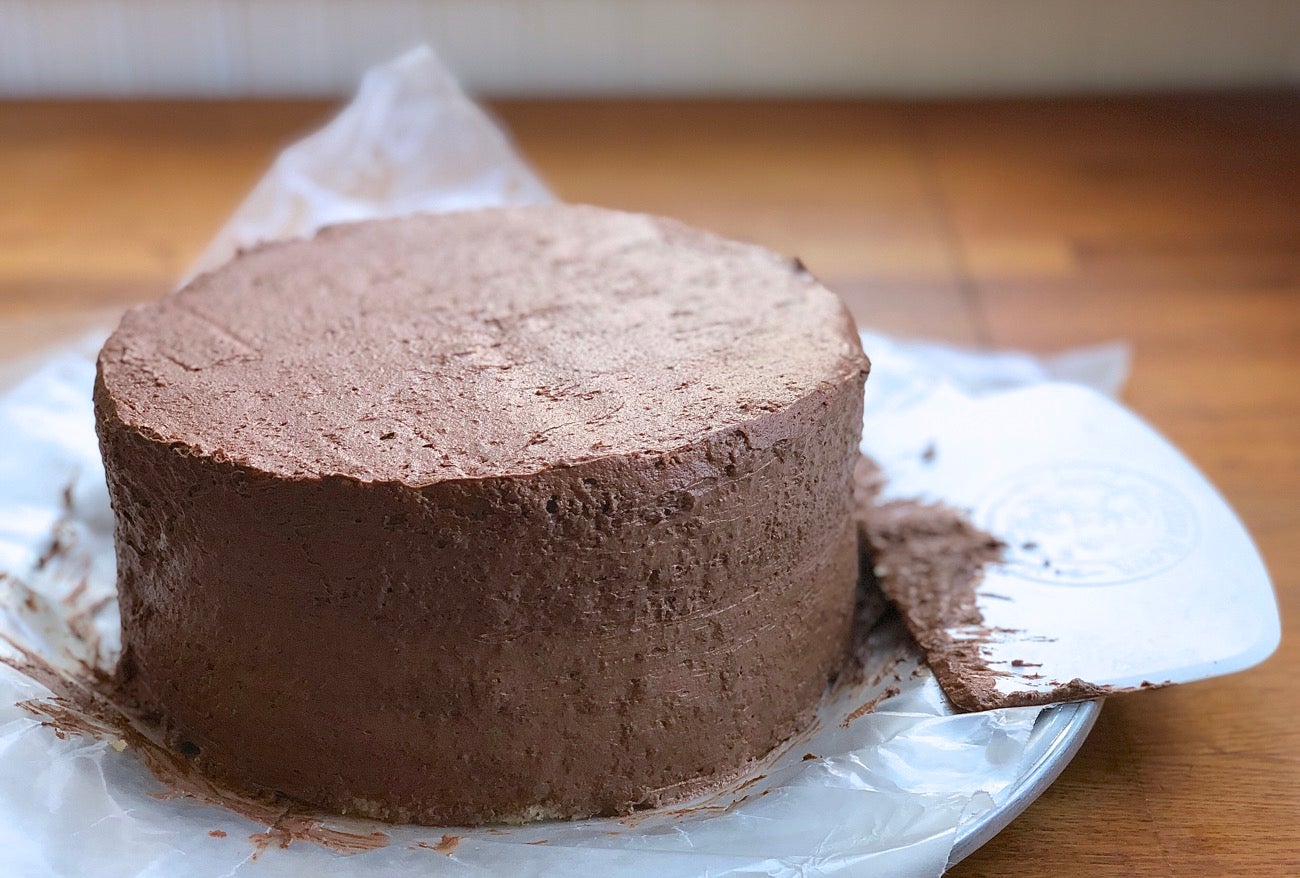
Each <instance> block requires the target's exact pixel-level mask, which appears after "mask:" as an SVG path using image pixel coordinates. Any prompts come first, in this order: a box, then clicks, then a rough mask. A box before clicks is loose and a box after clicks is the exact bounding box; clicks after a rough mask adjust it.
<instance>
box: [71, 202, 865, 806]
mask: <svg viewBox="0 0 1300 878" xmlns="http://www.w3.org/2000/svg"><path fill="white" fill-rule="evenodd" d="M99 366H100V368H99V377H98V381H97V384H96V394H95V397H96V414H97V421H98V426H99V432H100V438H101V444H102V447H103V450H104V457H105V465H106V471H107V474H108V481H109V488H110V494H111V497H112V499H113V505H114V511H115V514H116V516H117V552H118V565H119V591H120V595H121V604H122V611H123V645H124V651H123V656H122V659H121V662H120V665H119V671H118V676H119V684H120V686H121V687H122V688H123V690H124V691H125V692H126V693H127V694H129V695H130V696H131V697H132V698H134V699H135V701H136V702H137V703H138V705H139V706H140V709H141V710H142V711H145V712H148V713H151V714H153V715H156V716H158V717H159V718H160V719H161V721H162V722H164V723H165V724H166V726H167V728H168V729H169V732H170V735H171V740H172V741H173V742H174V744H175V746H176V747H177V749H178V751H179V752H181V753H183V754H186V755H187V756H188V757H190V758H192V759H193V760H194V761H195V762H196V764H197V765H199V766H200V767H201V768H202V769H203V770H204V771H206V772H208V773H209V774H211V775H212V776H214V777H217V778H218V779H221V780H224V781H227V782H230V783H233V784H236V785H238V786H241V787H247V788H253V789H258V790H275V791H278V792H282V793H285V794H287V795H289V796H291V797H294V798H298V799H301V800H304V801H307V802H311V803H314V804H317V805H320V806H323V807H326V808H330V809H333V810H337V811H342V812H349V813H362V814H368V815H372V816H377V817H381V818H384V819H389V820H396V821H417V822H423V823H479V822H484V821H491V820H518V819H530V818H537V817H546V816H563V817H568V816H580V815H588V814H609V813H620V812H625V811H627V810H630V809H632V808H635V807H638V806H643V805H647V804H658V803H661V802H664V801H670V800H672V799H674V798H678V797H680V796H682V795H685V794H688V793H689V792H691V791H694V790H696V789H698V788H699V787H701V786H702V785H707V784H709V783H713V782H717V781H719V780H721V779H723V778H725V777H726V776H728V775H729V774H731V773H734V772H735V771H736V770H737V769H739V768H740V767H741V766H743V765H744V764H745V763H746V762H748V761H750V760H752V759H754V758H757V757H760V756H762V755H763V754H765V753H766V752H767V751H769V750H770V749H771V748H772V747H774V746H775V745H776V744H778V743H779V742H780V741H782V740H783V739H785V738H787V737H789V736H790V735H791V734H792V733H794V732H795V731H796V730H797V729H798V728H799V727H800V725H801V724H802V723H803V722H805V721H806V719H807V718H808V716H809V714H810V712H811V710H812V709H813V707H814V706H815V705H816V703H817V700H818V698H819V696H820V694H821V692H822V691H823V689H824V687H825V685H826V682H827V679H828V678H829V677H830V676H832V675H833V674H834V673H835V672H836V671H837V670H838V668H839V666H840V663H841V662H842V661H843V659H844V656H845V653H846V650H847V648H848V644H849V625H850V619H851V615H852V609H853V600H854V587H855V581H856V574H857V549H856V533H855V528H854V525H853V522H852V517H851V514H850V502H851V490H852V487H851V476H852V470H853V465H854V462H855V460H856V458H857V444H858V438H859V432H860V423H861V407H862V395H861V390H862V381H863V379H864V377H865V375H866V370H867V363H866V360H865V358H864V357H863V356H862V353H861V349H860V347H859V345H858V341H857V337H856V332H855V331H854V329H853V326H852V322H851V320H849V318H848V317H847V315H846V313H845V312H844V310H843V307H842V305H841V304H840V303H839V302H838V300H837V299H836V298H835V297H834V296H833V295H832V294H830V293H829V292H827V291H826V290H824V289H823V288H822V287H821V286H820V285H818V284H817V283H816V282H815V281H814V280H813V279H812V278H811V277H809V276H808V275H807V273H806V272H804V271H802V270H801V268H799V267H798V265H797V264H792V263H790V262H789V261H787V260H784V259H782V258H780V257H777V256H775V255H773V254H771V253H769V252H767V251H765V250H762V249H760V248H757V247H752V246H748V245H743V244H738V243H734V242H729V241H725V240H723V239H720V238H717V237H715V236H712V235H708V234H705V233H703V232H698V231H695V230H691V229H688V228H687V227H685V226H682V225H680V224H678V223H674V222H671V221H667V220H659V219H653V218H649V217H643V216H636V215H628V214H620V213H615V212H611V211H603V210H597V209H594V208H578V207H544V208H523V209H502V210H492V211H479V212H471V213H462V214H453V215H446V216H437V217H415V218H409V219H402V220H391V221H381V222H373V223H364V224H358V225H352V226H344V227H339V228H336V229H332V230H329V231H327V232H325V233H322V234H321V235H319V236H317V238H315V239H313V240H312V241H306V242H293V243H288V244H277V245H272V246H268V247H265V248H261V249H259V250H257V251H254V252H253V253H250V254H245V255H243V256H241V257H240V258H238V259H237V260H235V262H233V263H232V264H230V265H229V266H227V267H225V268H223V269H221V270H219V271H218V272H216V273H214V274H212V275H208V276H205V277H203V278H200V279H199V280H198V281H196V282H195V283H194V284H192V285H191V286H190V287H189V288H187V289H185V290H182V291H180V292H179V293H176V294H173V295H172V296H169V297H167V298H165V299H163V300H162V301H160V302H158V303H154V304H151V305H146V306H143V307H141V308H138V309H136V310H134V311H133V312H131V313H130V314H129V315H128V316H127V317H126V318H125V319H124V320H123V323H122V326H121V327H120V328H119V329H118V331H117V332H116V333H114V335H113V337H112V338H110V340H109V342H108V343H107V344H106V346H105V348H104V351H103V353H102V354H101V357H100V364H99Z"/></svg>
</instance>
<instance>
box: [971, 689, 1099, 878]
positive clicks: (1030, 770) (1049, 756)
mask: <svg viewBox="0 0 1300 878" xmlns="http://www.w3.org/2000/svg"><path fill="white" fill-rule="evenodd" d="M1104 703H1105V699H1104V698H1097V699H1094V700H1092V701H1074V702H1070V703H1067V704H1056V705H1049V706H1048V707H1047V708H1045V709H1044V710H1043V712H1042V713H1040V714H1039V715H1038V718H1037V719H1036V720H1035V721H1034V728H1033V730H1032V731H1031V732H1030V733H1029V742H1028V744H1027V745H1026V747H1025V754H1024V756H1023V757H1022V758H1023V760H1024V763H1023V764H1024V769H1023V771H1022V772H1021V773H1020V776H1019V777H1017V778H1016V780H1015V782H1014V783H1012V784H1011V786H1010V787H1008V788H1007V790H1006V791H1005V793H1004V794H1005V798H1004V799H1003V801H1002V802H1001V803H999V804H998V805H997V806H996V807H994V808H991V809H990V810H988V811H985V812H984V813H983V814H980V815H979V816H977V817H975V818H974V819H972V820H969V821H966V822H963V823H961V824H959V825H958V826H957V835H956V839H955V841H954V842H953V846H952V850H951V851H950V852H949V854H948V868H952V867H953V866H955V865H957V864H958V863H960V862H961V861H962V860H964V859H966V858H967V857H969V856H970V855H971V854H973V853H975V851H977V850H979V849H980V848H981V847H983V846H984V845H985V844H987V843H988V842H989V841H990V840H991V839H992V838H993V837H994V836H996V835H997V834H998V833H999V832H1001V831H1002V830H1003V829H1006V828H1007V826H1009V825H1010V824H1011V822H1012V821H1013V820H1015V819H1016V818H1017V817H1019V816H1020V815H1021V813H1023V812H1024V810H1025V809H1026V808H1028V807H1029V806H1030V805H1031V804H1033V802H1034V801H1035V800H1036V799H1037V798H1038V797H1039V796H1041V795H1042V794H1043V793H1044V792H1046V791H1047V788H1048V787H1050V786H1051V785H1052V783H1053V782H1055V780H1056V779H1057V778H1058V777H1060V775H1061V772H1063V771H1065V767H1066V766H1067V765H1069V764H1070V762H1071V761H1072V760H1073V759H1074V757H1075V755H1076V754H1077V753H1078V752H1079V750H1080V748H1082V747H1083V742H1084V741H1085V740H1087V738H1088V733H1089V732H1091V731H1092V728H1093V726H1094V725H1095V724H1096V722H1097V717H1098V716H1100V715H1101V708H1102V705H1103V704H1104Z"/></svg>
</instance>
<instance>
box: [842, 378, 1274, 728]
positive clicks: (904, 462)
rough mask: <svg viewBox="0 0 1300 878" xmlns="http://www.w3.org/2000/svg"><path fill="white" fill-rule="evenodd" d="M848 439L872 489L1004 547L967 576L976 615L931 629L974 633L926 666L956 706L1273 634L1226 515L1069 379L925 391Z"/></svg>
mask: <svg viewBox="0 0 1300 878" xmlns="http://www.w3.org/2000/svg"><path fill="white" fill-rule="evenodd" d="M863 450H864V451H865V452H866V453H867V454H869V455H871V456H873V457H874V458H876V460H877V461H879V462H880V463H881V465H882V466H883V468H884V470H885V474H886V475H887V477H888V482H887V485H886V488H885V497H886V499H889V498H904V497H920V498H923V499H927V500H937V501H942V502H943V503H946V504H948V505H950V506H955V507H958V508H961V509H965V510H968V511H969V513H970V515H971V518H972V520H973V521H974V523H975V524H976V525H978V526H979V527H981V528H983V529H985V530H987V531H988V532H989V533H991V534H993V535H994V536H996V537H998V538H999V539H1000V540H1002V541H1003V543H1005V546H1006V548H1005V550H1004V560H1003V562H1001V563H996V564H993V565H991V566H989V567H987V568H986V569H985V571H984V578H983V581H982V583H981V584H980V585H979V586H978V591H977V596H976V603H977V606H978V609H979V611H980V614H981V615H982V616H983V623H982V625H979V626H969V627H970V629H971V630H968V631H959V630H950V631H949V633H950V634H951V635H953V636H954V637H956V638H958V639H962V638H968V639H976V640H978V641H979V642H980V649H979V650H977V651H974V652H971V653H970V656H968V659H967V660H964V661H962V662H958V663H957V664H953V662H952V661H951V656H947V657H946V658H947V660H946V661H945V662H944V667H945V672H946V674H940V675H939V676H940V682H941V683H943V684H945V689H948V690H949V694H950V695H952V694H954V693H955V692H956V691H958V690H960V691H961V692H962V693H963V694H964V702H965V703H961V706H962V707H963V708H965V709H988V708H994V707H1000V706H1004V705H1006V704H1008V703H1020V704H1025V703H1049V702H1052V701H1068V700H1076V699H1078V698H1081V697H1091V696H1095V695H1101V694H1107V693H1109V692H1117V691H1125V690H1130V689H1134V688H1140V687H1145V686H1161V685H1169V684H1174V683H1186V682H1190V681H1192V680H1200V679H1204V678H1207V677H1215V676H1220V675H1223V674H1230V673H1233V672H1235V671H1240V670H1243V669H1245V668H1248V667H1251V666H1252V665H1255V664H1257V663H1259V662H1261V661H1263V660H1264V659H1265V658H1267V657H1268V656H1269V655H1270V654H1271V653H1272V652H1273V650H1274V649H1276V648H1277V645H1278V642H1279V639H1280V636H1281V626H1280V622H1279V619H1278V612H1277V603H1276V600H1275V598H1274V595H1273V590H1272V587H1271V585H1270V583H1269V578H1268V573H1267V572H1266V571H1265V569H1264V564H1263V562H1262V560H1261V559H1260V556H1259V553H1258V551H1257V550H1256V549H1255V546H1254V544H1253V543H1252V541H1251V539H1250V536H1249V535H1248V534H1247V533H1246V530H1245V528H1244V527H1243V526H1242V524H1241V522H1240V521H1239V520H1238V518H1237V516H1236V515H1235V514H1234V513H1233V511H1232V509H1230V508H1229V507H1228V505H1227V503H1225V502H1224V500H1223V498H1222V497H1221V496H1220V495H1219V493H1218V492H1217V491H1216V490H1215V489H1214V487H1213V486H1212V485H1210V483H1209V482H1208V481H1206V479H1205V477H1204V476H1202V475H1201V474H1200V473H1199V472H1198V471H1197V470H1196V468H1195V467H1193V466H1192V465H1191V463H1189V462H1188V460H1187V459H1186V458H1185V457H1183V455H1182V454H1180V453H1179V452H1178V451H1177V450H1176V449H1175V448H1174V447H1173V446H1172V445H1170V444H1169V443H1168V442H1167V441H1165V440H1164V439H1163V438H1162V437H1161V436H1159V435H1158V434H1157V433H1156V432H1155V431H1154V430H1152V429H1151V428H1150V427H1148V426H1147V425H1146V424H1145V423H1143V422H1142V421H1141V420H1140V419H1138V418H1137V417H1136V416H1134V415H1133V414H1132V413H1130V412H1129V411H1127V410H1126V409H1124V408H1123V407H1121V406H1120V405H1118V404H1116V403H1115V402H1112V401H1111V400H1109V399H1107V398H1106V397H1104V396H1101V395H1099V394H1097V393H1095V392H1093V391H1091V390H1087V389H1084V388H1081V387H1079V386H1076V385H1071V384H1043V385H1037V386H1035V387H1032V388H1029V389H1024V390H1017V391H1011V392H1007V393H999V394H995V395H991V396H986V397H981V398H970V397H967V396H964V395H963V394H961V393H959V392H957V391H955V390H949V389H943V390H940V391H939V392H937V393H935V394H933V395H931V396H929V397H927V398H926V399H924V400H922V401H919V402H917V403H916V404H914V405H912V406H910V407H908V408H905V409H903V410H901V411H900V410H895V411H894V412H891V413H889V414H888V416H877V417H869V418H868V422H867V424H866V429H865V438H864V441H863ZM946 675H950V676H949V679H948V680H945V679H944V678H945V676H946ZM990 679H991V680H992V683H993V685H992V686H991V687H990V686H988V685H987V683H988V681H989V680H990ZM981 681H983V683H981ZM972 692H975V693H977V695H976V696H975V697H972V695H971V693H972ZM979 693H982V694H979ZM954 700H957V699H956V698H954ZM972 702H973V703H972Z"/></svg>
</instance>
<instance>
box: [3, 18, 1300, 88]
mask: <svg viewBox="0 0 1300 878" xmlns="http://www.w3.org/2000/svg"><path fill="white" fill-rule="evenodd" d="M421 41H428V42H430V43H431V44H432V45H434V47H435V48H437V49H438V50H439V51H440V52H441V54H442V55H443V57H444V58H445V59H446V61H447V62H448V63H449V64H450V66H451V67H452V68H453V69H454V70H455V71H456V72H457V73H458V74H459V75H460V76H461V78H462V80H463V81H464V82H465V84H466V85H467V86H468V87H469V88H470V89H471V90H474V91H479V92H487V93H494V94H536V93H564V94H602V93H603V94H609V93H615V94H618V93H646V92H652V93H657V92H667V93H678V94H683V93H686V94H816V93H824V94H870V95H916V94H969V93H1042V92H1074V91H1116V90H1141V89H1168V88H1180V87H1182V88H1187V87H1190V88H1200V87H1223V86H1243V85H1283V84H1292V85H1294V84H1297V83H1300V0H806V2H800V0H368V2H367V0H0V95H10V96H17V95H42V94H60V95H68V94H130V95H134V94H168V95H171V94H179V95H185V94H204V95H231V94H317V93H335V92H341V91H348V90H350V89H351V88H352V86H353V85H354V83H355V81H356V79H357V77H358V74H359V73H360V71H361V70H362V69H364V68H365V67H366V66H367V65H369V64H371V63H374V62H376V61H379V60H383V59H386V58H388V57H390V56H392V55H395V54H397V53H398V52H400V51H402V50H403V49H406V48H409V47H410V46H412V45H414V44H416V43H418V42H421Z"/></svg>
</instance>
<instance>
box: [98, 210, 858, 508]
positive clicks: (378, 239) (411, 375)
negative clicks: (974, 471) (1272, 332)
mask: <svg viewBox="0 0 1300 878" xmlns="http://www.w3.org/2000/svg"><path fill="white" fill-rule="evenodd" d="M866 367H867V361H866V358H865V357H864V356H863V354H862V351H861V347H860V345H859V342H858V338H857V334H856V332H855V330H854V327H853V323H852V320H851V319H850V318H849V316H848V314H847V312H846V311H845V309H844V306H843V304H842V303H841V302H840V301H839V299H838V298H837V297H836V296H835V295H834V294H832V293H830V292H829V291H827V290H826V289H825V288H823V287H822V286H821V285H820V284H819V283H818V282H817V281H816V280H815V279H813V278H812V277H811V276H810V275H809V274H808V273H807V272H806V271H804V270H803V268H802V266H801V265H800V264H799V263H798V262H797V261H793V260H790V259H786V258H784V257H781V256H778V255H777V254H775V253H772V252H771V251H768V250H766V249H763V248H761V247H757V246H753V245H748V244H741V243H738V242H735V241H730V240H727V239H724V238H720V237H718V236H715V235H712V234H709V233H706V232H702V231H699V230H696V229H692V228H690V227H688V226H685V225H682V224H681V223H678V222H676V221H672V220H666V219H660V218H655V217H649V216H645V215H640V214H629V213H620V212H615V211H609V210H603V209H599V208H593V207H576V206H542V207H523V208H498V209H490V210H480V211H467V212H463V213H455V214H443V215H431V216H415V217H407V218H402V219H396V220H379V221H371V222H365V223H357V224H352V225H343V226H336V227H332V228H329V229H326V230H324V231H322V232H321V233H319V234H318V235H317V236H316V237H315V238H313V239H311V240H305V241H303V240H299V241H290V242H283V243H276V244H271V245H266V246H263V247H259V248H257V249H255V250H252V251H250V252H246V253H244V254H242V255H241V256H239V257H238V258H236V259H235V260H234V261H232V262H231V263H229V264H227V265H226V266H224V267H223V268H220V269H218V270H217V271H215V272H213V273H210V274H206V275H203V276H201V277H199V278H197V279H196V280H194V281H193V282H192V283H190V284H189V285H188V286H187V287H185V288H184V289H182V290H180V291H178V292H176V293H173V294H170V295H168V296H165V297H164V298H163V299H161V300H159V301H157V302H152V303H149V304H146V305H142V306H139V307H137V308H135V309H133V310H132V311H130V312H129V313H127V315H126V316H125V317H124V318H123V320H122V323H121V325H120V326H119V328H118V329H117V331H116V332H115V333H114V334H113V335H112V337H111V338H110V339H109V341H108V342H107V344H106V345H105V347H104V350H103V352H102V353H101V355H100V370H101V378H102V381H103V385H104V388H105V389H106V391H107V392H108V394H109V396H110V397H111V398H112V400H113V402H114V404H115V406H116V411H117V415H118V417H120V418H121V419H122V421H123V422H124V423H126V424H128V425H130V426H132V427H134V428H136V429H139V430H141V431H142V432H144V433H146V434H147V435H150V436H153V437H154V438H157V439H159V440H161V441H166V442H176V443H180V444H183V445H185V446H188V447H190V448H192V449H194V450H195V451H197V452H198V453H202V454H208V455H214V456H219V457H224V458H225V459H228V460H231V461H234V462H236V463H239V464H243V465H246V466H250V467H253V468H255V469H258V470H261V471H265V472H270V473H274V474H277V475H284V476H296V477H314V476H320V475H325V474H341V475H345V476H350V477H353V478H357V479H360V480H363V481H395V482H402V483H407V484H428V483H433V482H438V481H443V480H447V479H455V478H474V477H484V476H493V475H509V474H525V473H531V472H536V471H539V470H542V469H545V468H548V467H554V466H557V465H567V464H574V463H580V462H583V461H586V460H591V459H595V458H601V457H606V456H610V455H626V454H637V453H655V452H663V451H670V450H672V449H674V448H679V447H681V446H683V445H685V444H687V443H690V442H693V441H696V440H698V439H701V438H703V437H704V436H705V435H707V434H709V433H711V432H714V431H716V430H718V429H720V428H723V427H726V426H731V425H734V424H736V423H740V422H744V421H749V420H753V419H755V418H758V417H760V416H762V415H763V414H764V413H765V412H770V411H777V410H780V409H781V408H783V407H785V406H787V405H789V404H791V403H792V402H794V401H796V400H797V399H799V398H801V397H803V396H805V395H807V394H808V393H809V392H811V391H812V390H814V389H816V388H817V387H818V386H820V385H822V384H824V383H826V382H832V381H840V380H843V379H844V378H845V377H846V376H848V375H850V374H852V373H854V372H862V371H864V370H865V369H866Z"/></svg>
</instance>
